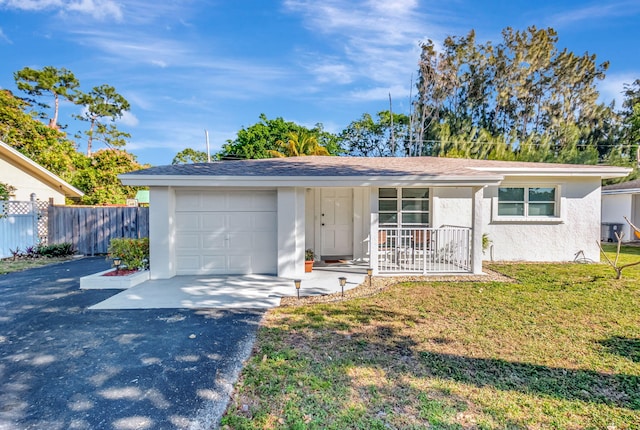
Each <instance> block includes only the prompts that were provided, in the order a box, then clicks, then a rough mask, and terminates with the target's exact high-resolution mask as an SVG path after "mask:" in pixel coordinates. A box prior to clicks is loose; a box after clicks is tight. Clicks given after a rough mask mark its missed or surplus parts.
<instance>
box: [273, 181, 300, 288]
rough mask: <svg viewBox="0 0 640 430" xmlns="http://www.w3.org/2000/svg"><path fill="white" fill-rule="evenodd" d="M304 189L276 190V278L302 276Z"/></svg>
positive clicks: (287, 188) (283, 188)
mask: <svg viewBox="0 0 640 430" xmlns="http://www.w3.org/2000/svg"><path fill="white" fill-rule="evenodd" d="M304 201H305V190H304V188H293V187H286V188H285V187H282V188H278V212H277V214H278V215H277V216H278V257H277V258H278V276H280V277H285V278H290V277H295V276H300V275H302V274H304V245H305V242H304V234H305V211H304Z"/></svg>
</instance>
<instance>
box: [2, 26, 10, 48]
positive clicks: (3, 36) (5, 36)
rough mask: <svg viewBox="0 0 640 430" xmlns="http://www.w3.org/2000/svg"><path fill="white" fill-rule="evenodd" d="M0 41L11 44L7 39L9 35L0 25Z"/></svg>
mask: <svg viewBox="0 0 640 430" xmlns="http://www.w3.org/2000/svg"><path fill="white" fill-rule="evenodd" d="M0 42H5V43H8V44H10V45H12V44H13V42H12V41H11V39H9V37H8V36H7V35H6V34H4V31H3V30H2V28H1V27H0Z"/></svg>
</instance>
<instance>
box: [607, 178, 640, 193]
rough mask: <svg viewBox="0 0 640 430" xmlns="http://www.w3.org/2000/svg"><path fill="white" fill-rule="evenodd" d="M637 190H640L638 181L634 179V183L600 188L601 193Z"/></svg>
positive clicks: (628, 182)
mask: <svg viewBox="0 0 640 430" xmlns="http://www.w3.org/2000/svg"><path fill="white" fill-rule="evenodd" d="M637 189H640V179H636V180H635V181H627V182H621V183H619V184H613V185H607V186H606V187H602V190H603V191H613V190H637Z"/></svg>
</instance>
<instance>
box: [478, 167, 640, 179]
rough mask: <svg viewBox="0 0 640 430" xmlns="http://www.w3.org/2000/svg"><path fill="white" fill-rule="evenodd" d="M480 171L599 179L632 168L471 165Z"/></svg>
mask: <svg viewBox="0 0 640 430" xmlns="http://www.w3.org/2000/svg"><path fill="white" fill-rule="evenodd" d="M471 169H474V170H479V171H482V172H492V173H499V174H502V175H504V176H575V177H598V178H601V179H614V178H624V177H625V176H628V175H629V173H631V171H632V169H630V168H627V167H617V166H593V168H588V167H587V168H584V167H583V168H564V167H563V168H555V167H544V168H531V167H471Z"/></svg>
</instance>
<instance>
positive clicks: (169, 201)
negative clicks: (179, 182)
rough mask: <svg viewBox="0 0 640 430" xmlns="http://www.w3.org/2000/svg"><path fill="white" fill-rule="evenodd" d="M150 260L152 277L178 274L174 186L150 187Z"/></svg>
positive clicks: (163, 277) (160, 277) (161, 277)
mask: <svg viewBox="0 0 640 430" xmlns="http://www.w3.org/2000/svg"><path fill="white" fill-rule="evenodd" d="M149 201H150V202H151V203H150V209H151V210H149V261H150V263H151V264H150V271H149V272H150V273H149V276H150V277H151V279H167V278H172V277H174V276H175V275H176V262H175V261H176V260H175V259H176V247H175V236H176V226H175V216H176V196H175V190H174V188H172V187H150V188H149Z"/></svg>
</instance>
